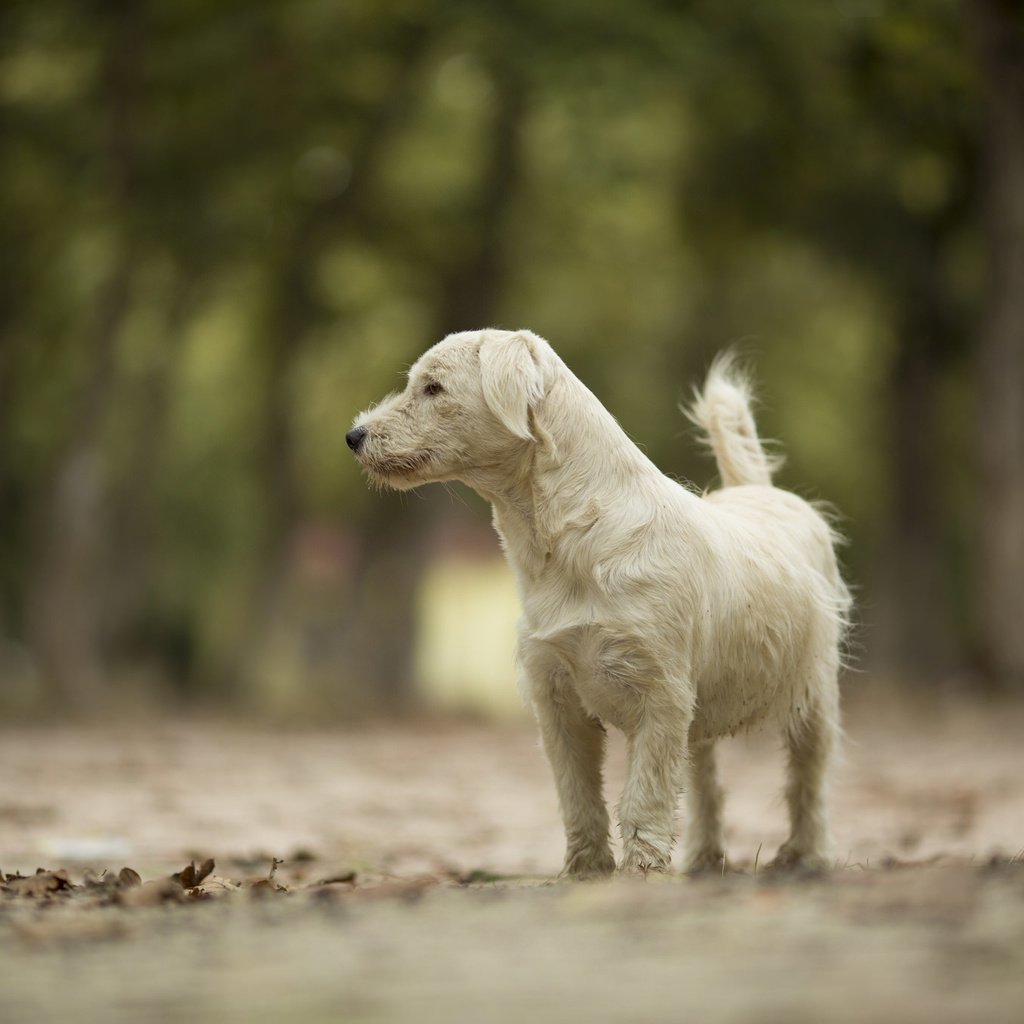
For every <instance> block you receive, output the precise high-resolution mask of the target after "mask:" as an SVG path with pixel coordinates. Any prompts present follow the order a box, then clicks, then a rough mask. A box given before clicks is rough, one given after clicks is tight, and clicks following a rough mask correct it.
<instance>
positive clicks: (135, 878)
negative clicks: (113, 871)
mask: <svg viewBox="0 0 1024 1024" xmlns="http://www.w3.org/2000/svg"><path fill="white" fill-rule="evenodd" d="M117 880H118V881H119V882H120V883H121V886H122V888H125V889H134V888H135V887H136V886H139V885H142V876H141V875H140V874H139V873H138V871H136V870H134V868H127V867H125V868H121V870H120V871H119V872H118V873H117Z"/></svg>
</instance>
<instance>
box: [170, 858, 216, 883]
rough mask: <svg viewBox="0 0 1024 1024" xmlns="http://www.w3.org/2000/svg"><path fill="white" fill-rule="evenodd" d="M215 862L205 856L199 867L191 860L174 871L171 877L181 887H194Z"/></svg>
mask: <svg viewBox="0 0 1024 1024" xmlns="http://www.w3.org/2000/svg"><path fill="white" fill-rule="evenodd" d="M216 866H217V865H216V863H215V862H214V859H213V858H212V857H209V858H207V859H206V860H204V861H203V863H202V864H200V865H199V867H196V862H195V861H191V862H190V863H189V864H188V866H187V867H184V868H182V869H181V871H176V872H175V873H174V874H173V875H171V878H172V879H173V880H174V881H175V882H177V883H178V884H179V885H180V886H181V887H182V889H194V888H195V887H196V886H197V885H199V884H200V883H201V882H202V880H203V879H204V878H206V876H207V875H209V874H210V872H212V871H213V869H214V868H215V867H216Z"/></svg>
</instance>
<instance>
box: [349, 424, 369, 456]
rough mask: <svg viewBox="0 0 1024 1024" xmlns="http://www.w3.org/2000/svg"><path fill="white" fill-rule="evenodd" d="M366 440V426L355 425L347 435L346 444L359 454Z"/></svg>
mask: <svg viewBox="0 0 1024 1024" xmlns="http://www.w3.org/2000/svg"><path fill="white" fill-rule="evenodd" d="M365 440H366V427H353V428H352V429H351V430H350V431H349V432H348V433H347V434H346V435H345V444H347V445H348V446H349V448H351V449H352V451H353V452H355V454H356V455H358V454H359V449H360V448H362V446H363V442H364V441H365Z"/></svg>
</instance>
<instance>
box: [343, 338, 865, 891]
mask: <svg viewBox="0 0 1024 1024" xmlns="http://www.w3.org/2000/svg"><path fill="white" fill-rule="evenodd" d="M750 404H751V403H750V392H749V386H748V384H747V382H746V380H745V378H744V377H743V375H742V374H741V373H740V372H739V371H738V369H737V367H736V365H735V364H734V362H733V361H732V360H731V359H730V358H729V357H724V358H722V357H720V358H719V359H718V360H717V361H716V362H715V363H714V364H713V365H712V367H711V371H710V373H709V374H708V378H707V382H706V384H705V386H704V389H703V391H701V392H700V393H699V394H698V395H697V396H696V399H695V401H694V403H693V405H692V407H691V409H690V410H689V415H690V417H691V418H692V419H693V420H694V421H695V422H696V423H697V424H698V425H699V426H700V427H701V428H702V429H703V431H704V432H705V435H706V441H707V442H708V443H709V444H710V446H711V448H712V450H713V451H714V454H715V457H716V459H717V461H718V467H719V471H720V474H721V477H722V483H723V485H724V486H723V487H722V489H720V490H716V491H711V492H710V493H707V494H705V495H703V496H701V495H697V494H695V493H694V492H693V491H690V490H688V489H687V488H685V487H682V486H680V485H679V484H678V483H676V482H675V481H673V480H670V479H669V478H668V477H666V476H664V475H663V474H662V473H661V472H659V470H658V469H657V468H656V467H655V466H654V465H653V463H651V461H650V460H649V459H648V458H647V457H646V456H645V455H644V454H643V453H642V452H641V451H640V450H639V449H638V448H637V447H636V445H634V444H633V442H632V441H630V439H629V438H628V437H627V436H626V434H625V433H624V432H623V431H622V429H621V428H620V427H619V425H618V424H617V423H616V421H615V420H614V419H613V418H612V416H611V415H610V414H609V413H608V411H607V410H606V409H605V408H604V407H603V406H602V405H601V403H600V402H599V401H598V400H597V399H596V398H595V397H594V396H593V395H592V394H591V393H590V391H588V390H587V388H586V387H584V385H583V384H582V383H581V382H580V381H579V380H578V379H577V378H576V377H575V376H574V375H573V374H572V372H571V371H570V370H569V369H568V367H567V366H566V365H565V364H564V363H563V362H562V360H561V359H560V358H559V357H558V356H557V355H556V354H555V352H554V350H553V349H552V348H551V346H550V345H548V343H547V342H546V341H544V340H543V339H542V338H540V337H538V336H537V335H535V334H532V333H531V332H529V331H515V332H510V331H497V330H485V331H473V332H466V333H461V334H454V335H451V336H449V337H447V338H445V339H444V341H442V342H440V343H439V344H437V345H435V346H434V347H433V348H432V349H430V350H429V351H428V352H426V353H425V354H424V355H423V356H422V357H421V358H420V359H419V361H418V362H417V363H416V364H415V365H414V366H413V367H412V369H411V370H410V371H409V378H408V386H407V387H406V388H405V390H404V391H403V392H402V393H401V394H396V395H391V396H389V397H388V398H385V399H384V401H382V402H381V403H380V404H379V405H377V406H376V407H375V408H373V409H370V410H369V411H367V412H365V413H363V414H362V415H360V416H359V417H358V418H357V419H356V422H355V425H354V426H353V429H352V430H351V431H350V432H349V433H348V435H347V440H348V443H349V446H350V447H351V448H352V449H353V450H354V451H355V453H356V455H357V457H358V458H359V461H360V462H361V463H362V465H363V466H364V467H365V469H366V471H367V473H368V475H369V476H370V478H371V479H372V480H373V481H374V482H376V483H378V484H381V485H384V486H388V487H393V488H398V489H406V488H410V487H415V486H418V485H420V484H425V483H430V482H434V481H440V480H462V481H464V482H465V483H467V484H469V486H471V487H473V488H474V489H475V490H477V491H478V492H479V493H480V494H482V495H483V496H484V497H485V498H487V499H488V500H489V501H490V502H491V503H492V505H493V507H494V526H495V528H496V529H497V531H498V534H499V535H500V537H501V541H502V546H503V548H504V550H505V554H506V556H507V558H508V561H509V563H510V565H511V566H512V569H513V571H514V572H515V575H516V580H517V584H518V588H519V594H520V598H521V600H522V604H523V616H522V619H521V620H520V624H519V645H518V650H519V659H520V664H521V666H522V669H523V675H524V687H525V692H526V695H527V698H528V699H529V702H530V703H531V705H532V707H533V709H534V711H535V713H536V716H537V721H538V723H539V725H540V731H541V736H542V738H543V742H544V747H545V750H546V752H547V755H548V758H549V760H550V762H551V766H552V768H553V770H554V776H555V782H556V785H557V788H558V796H559V802H560V805H561V811H562V816H563V820H564V823H565V833H566V841H567V849H566V857H565V871H566V873H568V874H571V875H575V876H588V875H597V874H604V873H607V872H610V871H612V870H614V868H615V862H614V859H613V856H612V852H611V847H610V844H609V818H608V811H607V809H606V806H605V802H604V798H603V795H602V761H603V757H604V740H605V732H604V723H608V724H611V725H613V726H615V727H616V728H618V729H621V730H622V732H623V733H625V735H626V737H627V742H628V750H629V763H628V778H627V782H626V785H625V788H624V791H623V793H622V798H621V800H620V802H619V807H618V818H619V828H620V831H621V834H622V845H623V860H622V865H621V866H622V869H623V870H626V871H641V872H646V871H648V870H651V869H654V870H665V869H667V868H668V866H669V863H670V857H671V851H672V844H673V841H674V834H675V812H676V805H677V800H678V796H679V792H680V790H685V792H686V806H687V812H688V815H687V816H688V821H687V833H686V842H685V854H684V867H685V868H686V870H688V871H698V870H701V869H707V868H716V867H721V866H722V865H723V864H724V851H723V846H722V823H721V801H722V797H721V791H720V789H719V786H718V783H717V781H716V774H715V759H714V743H715V740H717V739H719V738H721V737H723V736H728V735H732V734H733V733H735V732H737V731H738V730H741V729H745V728H746V727H748V726H750V725H752V724H754V723H757V722H762V721H766V720H771V721H774V722H777V723H778V724H779V725H780V726H781V729H782V732H783V735H784V738H785V742H786V746H787V749H788V753H789V761H788V784H787V788H786V799H787V802H788V807H789V816H790V826H791V828H790V836H789V838H788V839H787V841H786V842H785V844H784V845H783V846H782V848H781V849H780V851H779V853H778V855H777V857H776V859H775V863H776V864H777V865H780V866H785V865H803V866H808V867H821V866H823V865H825V864H826V863H827V862H828V859H829V856H830V848H829V836H828V822H827V808H826V781H827V771H828V767H829V762H830V759H831V757H832V755H833V752H834V748H835V746H836V742H837V737H838V731H839V701H838V684H837V673H838V670H839V666H840V645H841V641H842V635H843V630H844V624H845V621H846V615H847V611H848V609H849V605H850V598H849V593H848V591H847V589H846V587H845V586H844V584H843V581H842V578H841V577H840V574H839V570H838V568H837V565H836V558H835V554H834V542H835V537H834V535H833V533H832V530H831V529H830V527H829V524H828V522H827V521H826V519H825V518H824V517H823V516H822V515H821V513H820V512H819V511H817V510H816V509H815V508H814V507H813V506H811V505H810V504H808V503H807V502H806V501H803V500H802V499H800V498H798V497H796V496H795V495H793V494H790V493H789V492H787V491H783V490H779V489H778V488H776V487H773V486H772V483H771V474H772V470H773V468H774V467H773V462H772V460H771V459H770V458H769V457H768V456H767V455H766V453H765V451H764V448H763V447H762V445H761V442H760V441H759V440H758V437H757V431H756V429H755V426H754V420H753V416H752V415H751V411H750Z"/></svg>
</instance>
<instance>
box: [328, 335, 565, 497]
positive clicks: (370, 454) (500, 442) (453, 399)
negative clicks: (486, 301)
mask: <svg viewBox="0 0 1024 1024" xmlns="http://www.w3.org/2000/svg"><path fill="white" fill-rule="evenodd" d="M556 364H557V357H556V356H555V354H554V352H553V351H552V350H551V347H550V346H549V345H548V343H547V342H546V341H544V339H543V338H540V337H538V336H537V335H535V334H532V333H531V332H530V331H498V330H484V331H467V332H464V333H461V334H451V335H449V336H448V337H447V338H445V339H444V341H441V342H438V344H436V345H435V346H434V347H433V348H431V349H430V350H429V351H427V352H425V353H424V354H423V355H422V356H421V357H420V358H419V359H418V360H417V361H416V363H415V364H414V365H413V366H412V368H411V369H410V370H409V376H408V383H407V384H406V387H405V390H404V391H402V392H401V393H400V394H393V395H389V396H388V397H387V398H385V399H384V400H383V401H382V402H380V403H379V404H378V405H376V406H374V407H373V408H372V409H368V410H367V411H366V412H364V413H361V414H360V415H359V416H357V417H356V420H355V423H354V424H353V426H352V429H351V430H350V431H349V432H348V434H346V436H345V439H346V441H347V442H348V446H349V447H350V448H351V449H352V451H353V452H354V453H355V456H356V458H357V459H358V460H359V461H360V463H361V464H362V466H363V467H364V468H365V469H366V471H367V473H368V475H369V476H370V478H371V479H372V480H373V481H374V482H375V483H378V484H381V485H383V486H387V487H392V488H395V489H396V490H407V489H408V488H411V487H418V486H419V485H420V484H426V483H435V482H437V481H440V480H465V481H467V482H469V483H472V482H473V480H474V479H475V478H477V477H479V475H480V474H481V473H482V472H484V471H486V470H487V469H488V468H494V467H500V466H508V464H509V462H510V460H512V459H515V458H517V457H519V456H520V455H521V454H522V453H523V451H525V450H526V448H527V447H528V446H529V445H530V444H531V443H532V441H533V440H534V424H533V420H532V410H533V409H535V408H536V406H537V404H538V403H539V402H540V400H541V399H542V398H543V397H544V394H545V393H546V391H547V388H548V385H549V382H550V379H551V375H552V373H553V372H554V369H555V366H556Z"/></svg>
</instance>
